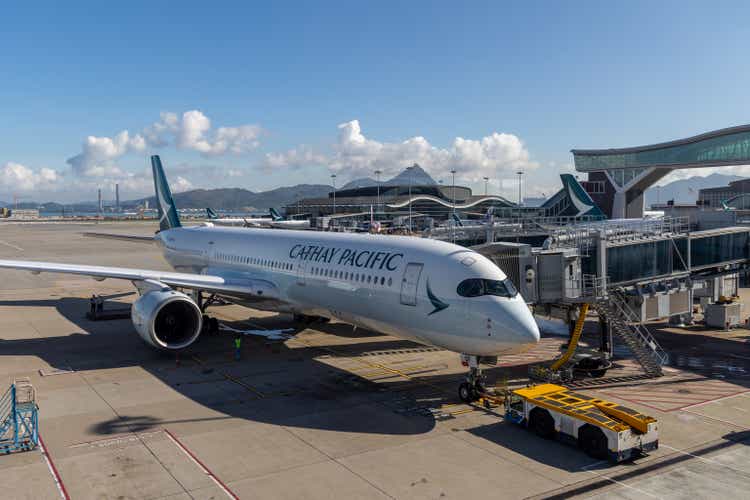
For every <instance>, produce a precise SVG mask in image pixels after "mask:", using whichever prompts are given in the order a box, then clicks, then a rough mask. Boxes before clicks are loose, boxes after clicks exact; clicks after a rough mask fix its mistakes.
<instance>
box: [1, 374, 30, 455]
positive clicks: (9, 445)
mask: <svg viewBox="0 0 750 500" xmlns="http://www.w3.org/2000/svg"><path fill="white" fill-rule="evenodd" d="M37 411H38V407H37V405H36V393H35V391H34V387H33V386H32V385H31V382H30V381H29V379H28V378H22V379H17V380H14V381H13V384H12V385H11V386H10V387H9V388H8V390H7V391H5V394H3V396H2V398H0V453H6V454H7V453H13V452H15V451H25V450H32V449H34V448H36V447H37V445H38V444H39V430H38V423H39V416H38V413H37Z"/></svg>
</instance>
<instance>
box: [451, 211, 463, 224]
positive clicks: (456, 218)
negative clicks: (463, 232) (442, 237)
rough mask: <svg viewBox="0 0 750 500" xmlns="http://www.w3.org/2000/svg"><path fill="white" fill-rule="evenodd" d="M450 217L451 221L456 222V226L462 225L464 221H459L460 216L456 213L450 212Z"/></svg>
mask: <svg viewBox="0 0 750 500" xmlns="http://www.w3.org/2000/svg"><path fill="white" fill-rule="evenodd" d="M451 218H452V219H453V222H454V223H455V224H456V225H457V226H458V227H462V226H463V225H464V223H463V222H462V221H461V218H460V217H459V216H458V215H456V214H455V213H452V214H451Z"/></svg>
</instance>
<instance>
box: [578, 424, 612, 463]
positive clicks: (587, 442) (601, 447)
mask: <svg viewBox="0 0 750 500" xmlns="http://www.w3.org/2000/svg"><path fill="white" fill-rule="evenodd" d="M578 446H579V447H580V448H581V449H582V450H583V451H585V452H586V454H587V455H588V456H590V457H593V458H598V459H604V458H607V452H608V451H609V450H608V448H607V436H605V435H604V433H603V432H602V430H601V429H599V428H598V427H594V426H593V425H589V424H586V425H584V426H582V427H581V428H580V429H579V430H578Z"/></svg>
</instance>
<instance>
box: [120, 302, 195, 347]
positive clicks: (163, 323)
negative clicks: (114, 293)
mask: <svg viewBox="0 0 750 500" xmlns="http://www.w3.org/2000/svg"><path fill="white" fill-rule="evenodd" d="M130 311H131V312H130V317H131V318H132V320H133V325H134V326H135V329H136V331H137V332H138V335H140V336H141V338H142V339H143V340H145V341H146V342H147V343H148V344H150V345H152V346H154V347H158V348H160V349H168V350H177V349H182V348H185V347H187V346H189V345H190V344H192V343H193V342H195V340H196V339H197V338H198V335H200V333H201V327H202V326H203V325H202V323H203V314H202V313H201V310H200V308H199V307H198V305H197V304H196V303H195V302H194V301H193V300H192V299H191V298H190V297H188V296H187V295H185V294H184V293H182V292H178V291H175V290H172V289H170V288H163V289H161V290H152V291H150V292H147V293H144V294H143V295H141V297H140V298H139V299H138V300H136V301H135V303H134V304H133V307H132V308H131V310H130Z"/></svg>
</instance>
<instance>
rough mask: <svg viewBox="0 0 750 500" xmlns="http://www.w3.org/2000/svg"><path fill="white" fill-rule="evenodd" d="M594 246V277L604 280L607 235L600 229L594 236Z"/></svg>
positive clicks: (605, 273)
mask: <svg viewBox="0 0 750 500" xmlns="http://www.w3.org/2000/svg"><path fill="white" fill-rule="evenodd" d="M594 246H595V248H596V277H597V278H599V279H601V280H604V279H605V278H606V276H607V237H606V235H605V234H604V232H603V231H602V230H599V231H597V233H596V238H594Z"/></svg>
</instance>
